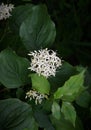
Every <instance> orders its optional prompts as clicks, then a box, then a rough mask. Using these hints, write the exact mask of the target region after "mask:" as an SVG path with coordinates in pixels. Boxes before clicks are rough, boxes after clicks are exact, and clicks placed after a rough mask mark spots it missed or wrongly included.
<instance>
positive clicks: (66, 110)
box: [61, 102, 76, 127]
mask: <svg viewBox="0 0 91 130" xmlns="http://www.w3.org/2000/svg"><path fill="white" fill-rule="evenodd" d="M61 112H62V113H63V114H64V118H65V119H66V120H69V121H70V122H71V123H72V124H73V126H74V127H75V120H76V111H75V108H74V107H73V106H72V104H71V103H69V102H62V108H61Z"/></svg>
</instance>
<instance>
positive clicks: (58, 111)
mask: <svg viewBox="0 0 91 130" xmlns="http://www.w3.org/2000/svg"><path fill="white" fill-rule="evenodd" d="M52 115H53V116H54V117H55V118H56V119H58V120H59V119H60V116H61V108H60V105H59V104H58V103H57V102H55V101H54V102H53V104H52Z"/></svg>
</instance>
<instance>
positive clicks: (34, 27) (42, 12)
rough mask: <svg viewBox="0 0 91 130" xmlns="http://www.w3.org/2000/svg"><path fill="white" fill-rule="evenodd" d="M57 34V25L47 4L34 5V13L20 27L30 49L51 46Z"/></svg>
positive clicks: (23, 39) (24, 41)
mask: <svg viewBox="0 0 91 130" xmlns="http://www.w3.org/2000/svg"><path fill="white" fill-rule="evenodd" d="M55 35H56V30H55V25H54V23H53V22H52V20H51V19H50V17H49V15H48V12H47V8H46V6H45V5H42V4H40V5H37V6H35V7H33V11H32V13H31V14H30V16H29V17H28V18H27V19H26V20H25V21H24V22H23V23H22V24H21V27H20V37H21V40H22V41H23V44H24V45H25V47H26V48H27V49H28V50H29V51H30V50H37V49H41V48H45V47H49V46H50V45H51V44H52V43H53V42H54V40H55Z"/></svg>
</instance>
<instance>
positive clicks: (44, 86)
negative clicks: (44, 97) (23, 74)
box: [30, 74, 50, 94]
mask: <svg viewBox="0 0 91 130" xmlns="http://www.w3.org/2000/svg"><path fill="white" fill-rule="evenodd" d="M30 76H31V80H32V88H33V89H35V90H37V91H38V92H40V93H44V94H49V91H50V84H49V82H48V80H47V79H46V78H45V77H44V76H42V75H40V76H39V75H38V74H31V75H30Z"/></svg>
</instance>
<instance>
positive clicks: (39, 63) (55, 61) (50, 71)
mask: <svg viewBox="0 0 91 130" xmlns="http://www.w3.org/2000/svg"><path fill="white" fill-rule="evenodd" d="M28 55H30V56H31V57H32V58H31V64H30V67H29V68H28V69H30V70H32V71H35V72H36V73H38V74H39V75H43V76H45V77H46V78H48V77H49V76H51V75H53V76H55V74H56V69H57V68H58V67H60V66H61V65H62V60H61V59H60V58H59V57H57V56H56V52H54V51H53V50H48V49H47V48H46V49H41V50H39V51H34V52H30V54H28Z"/></svg>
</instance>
